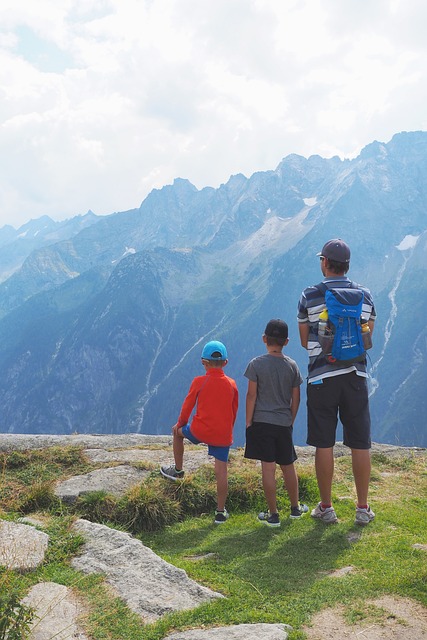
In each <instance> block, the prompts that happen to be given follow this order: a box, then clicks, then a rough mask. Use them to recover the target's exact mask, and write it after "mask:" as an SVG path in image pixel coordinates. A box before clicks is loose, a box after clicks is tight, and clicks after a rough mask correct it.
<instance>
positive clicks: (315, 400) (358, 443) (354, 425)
mask: <svg viewBox="0 0 427 640" xmlns="http://www.w3.org/2000/svg"><path fill="white" fill-rule="evenodd" d="M338 417H339V419H340V421H341V423H342V425H343V434H344V437H343V441H344V444H345V445H346V446H347V447H350V448H351V449H370V448H371V418H370V415H369V401H368V384H367V381H366V378H364V377H362V376H358V375H357V374H356V373H355V372H352V373H345V374H342V375H338V376H333V377H331V378H324V379H323V382H322V384H308V385H307V427H308V429H307V444H309V445H312V446H313V447H319V448H329V447H333V446H334V444H335V435H336V430H337V424H338Z"/></svg>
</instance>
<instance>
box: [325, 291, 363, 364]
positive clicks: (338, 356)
mask: <svg viewBox="0 0 427 640" xmlns="http://www.w3.org/2000/svg"><path fill="white" fill-rule="evenodd" d="M316 288H317V289H319V291H321V293H322V294H323V295H324V296H325V303H326V309H327V311H328V322H329V328H330V330H331V331H332V334H333V342H332V348H331V349H330V352H329V353H328V354H325V355H326V359H327V360H328V361H329V362H331V363H332V362H337V363H338V364H352V363H354V362H361V361H363V360H364V359H365V357H366V351H365V347H364V344H363V338H362V329H361V325H360V318H361V315H362V305H363V300H364V293H363V291H362V290H361V289H359V288H358V287H357V285H356V284H355V283H354V282H351V283H350V284H349V286H348V287H343V288H336V289H334V288H328V287H327V286H326V284H325V283H323V282H322V283H320V284H318V285H317V286H316Z"/></svg>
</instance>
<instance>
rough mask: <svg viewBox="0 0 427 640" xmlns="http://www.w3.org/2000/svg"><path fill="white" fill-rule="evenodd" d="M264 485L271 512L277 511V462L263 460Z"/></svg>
mask: <svg viewBox="0 0 427 640" xmlns="http://www.w3.org/2000/svg"><path fill="white" fill-rule="evenodd" d="M261 469H262V487H263V489H264V495H265V499H266V500H267V505H268V510H269V512H270V513H277V501H276V463H275V462H264V461H261Z"/></svg>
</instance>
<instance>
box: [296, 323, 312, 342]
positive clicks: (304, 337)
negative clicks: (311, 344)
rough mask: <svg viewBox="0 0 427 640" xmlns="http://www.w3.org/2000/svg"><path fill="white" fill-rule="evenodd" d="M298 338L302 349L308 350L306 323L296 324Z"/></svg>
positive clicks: (307, 326)
mask: <svg viewBox="0 0 427 640" xmlns="http://www.w3.org/2000/svg"><path fill="white" fill-rule="evenodd" d="M298 330H299V337H300V340H301V345H302V346H303V347H304V349H307V348H308V334H309V333H310V325H309V324H308V322H299V323H298Z"/></svg>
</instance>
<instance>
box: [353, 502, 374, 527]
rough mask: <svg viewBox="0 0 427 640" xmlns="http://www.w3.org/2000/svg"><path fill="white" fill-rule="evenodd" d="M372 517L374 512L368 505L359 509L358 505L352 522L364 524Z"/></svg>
mask: <svg viewBox="0 0 427 640" xmlns="http://www.w3.org/2000/svg"><path fill="white" fill-rule="evenodd" d="M374 518H375V513H374V512H373V511H372V509H371V507H370V506H369V505H368V508H367V509H361V508H360V507H356V520H355V521H354V524H359V525H362V526H365V525H367V524H369V523H370V522H372V520H373V519H374Z"/></svg>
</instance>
